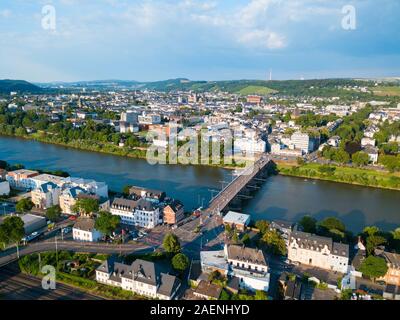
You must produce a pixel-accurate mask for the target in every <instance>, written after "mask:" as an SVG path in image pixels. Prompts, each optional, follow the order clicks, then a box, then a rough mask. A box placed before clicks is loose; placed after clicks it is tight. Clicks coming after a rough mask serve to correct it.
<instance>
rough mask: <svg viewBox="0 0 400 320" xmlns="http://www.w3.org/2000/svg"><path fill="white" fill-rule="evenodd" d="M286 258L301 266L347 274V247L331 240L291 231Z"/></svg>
mask: <svg viewBox="0 0 400 320" xmlns="http://www.w3.org/2000/svg"><path fill="white" fill-rule="evenodd" d="M288 258H289V260H291V261H296V262H299V263H302V264H306V265H311V266H314V267H318V268H322V269H326V270H333V271H337V272H341V273H347V271H348V265H349V245H347V244H343V243H338V242H334V241H333V240H332V238H328V237H321V236H317V235H314V234H311V233H306V232H301V231H293V232H292V233H291V234H290V239H289V247H288Z"/></svg>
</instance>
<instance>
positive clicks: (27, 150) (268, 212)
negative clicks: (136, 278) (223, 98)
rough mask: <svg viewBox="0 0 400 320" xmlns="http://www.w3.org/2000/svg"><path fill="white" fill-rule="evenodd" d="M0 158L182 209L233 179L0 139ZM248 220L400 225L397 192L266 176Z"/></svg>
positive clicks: (217, 172) (225, 173)
mask: <svg viewBox="0 0 400 320" xmlns="http://www.w3.org/2000/svg"><path fill="white" fill-rule="evenodd" d="M0 159H2V160H5V161H8V162H9V163H12V164H17V163H21V164H23V165H25V166H26V168H31V169H44V170H45V169H49V170H64V171H67V172H68V173H69V174H71V175H73V176H79V177H83V178H93V179H95V180H98V181H104V182H106V183H107V184H108V185H109V188H110V189H111V190H115V191H121V190H122V188H123V186H125V185H139V186H144V187H148V188H155V189H160V190H165V191H166V192H167V194H168V195H169V196H171V197H174V198H177V199H180V200H181V201H182V202H183V203H184V204H185V207H186V209H187V210H191V209H193V208H197V207H199V206H200V205H201V204H202V203H203V204H204V205H206V204H207V202H208V201H209V200H210V198H211V191H210V190H213V189H220V188H221V186H222V184H223V183H224V181H225V182H226V181H230V180H231V179H232V175H231V172H230V171H229V170H224V169H219V168H211V167H200V166H179V165H155V166H153V165H150V164H148V163H147V161H146V160H143V159H131V158H126V157H119V156H113V155H106V154H100V153H95V152H87V151H81V150H76V149H71V148H65V147H60V146H56V145H51V144H45V143H41V142H37V141H30V140H23V139H17V138H9V137H0ZM243 212H244V213H249V214H251V215H252V217H253V219H255V220H257V219H283V220H289V221H297V220H298V219H299V218H301V217H302V216H303V215H305V214H310V215H313V216H314V217H316V218H317V219H322V218H324V217H328V216H336V217H338V218H340V219H341V220H342V221H343V222H344V223H345V224H346V226H347V227H348V229H349V230H351V231H353V232H358V231H361V230H362V228H363V227H365V226H367V225H372V224H374V225H377V226H379V227H380V228H382V229H384V230H393V229H394V228H396V227H399V226H400V192H398V191H391V190H383V189H373V188H367V187H359V186H353V185H346V184H340V183H333V182H325V181H316V180H309V179H308V180H307V179H300V178H294V177H283V176H274V177H270V178H269V179H268V181H267V182H266V183H265V184H264V185H263V187H262V188H261V189H260V190H259V191H258V192H257V193H256V195H255V197H254V199H252V200H250V201H249V202H248V203H247V204H246V205H245V206H244V208H243Z"/></svg>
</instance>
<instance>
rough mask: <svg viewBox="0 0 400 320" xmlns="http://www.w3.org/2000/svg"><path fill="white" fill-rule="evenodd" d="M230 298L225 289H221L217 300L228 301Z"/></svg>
mask: <svg viewBox="0 0 400 320" xmlns="http://www.w3.org/2000/svg"><path fill="white" fill-rule="evenodd" d="M230 299H231V296H230V294H229V293H228V292H226V290H225V289H222V291H221V295H220V296H219V300H230Z"/></svg>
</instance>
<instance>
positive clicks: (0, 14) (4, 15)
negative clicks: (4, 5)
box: [0, 9, 12, 18]
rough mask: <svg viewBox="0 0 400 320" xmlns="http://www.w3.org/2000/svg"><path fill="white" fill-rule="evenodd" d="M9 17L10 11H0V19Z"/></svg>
mask: <svg viewBox="0 0 400 320" xmlns="http://www.w3.org/2000/svg"><path fill="white" fill-rule="evenodd" d="M11 15H12V13H11V10H8V9H4V10H0V18H9V17H11Z"/></svg>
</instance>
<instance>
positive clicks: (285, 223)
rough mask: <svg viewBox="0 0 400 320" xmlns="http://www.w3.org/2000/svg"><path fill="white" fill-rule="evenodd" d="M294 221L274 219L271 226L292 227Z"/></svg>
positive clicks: (277, 227)
mask: <svg viewBox="0 0 400 320" xmlns="http://www.w3.org/2000/svg"><path fill="white" fill-rule="evenodd" d="M292 225H293V223H292V222H289V221H283V220H273V221H272V222H271V227H272V228H274V229H289V230H291V229H292Z"/></svg>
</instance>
